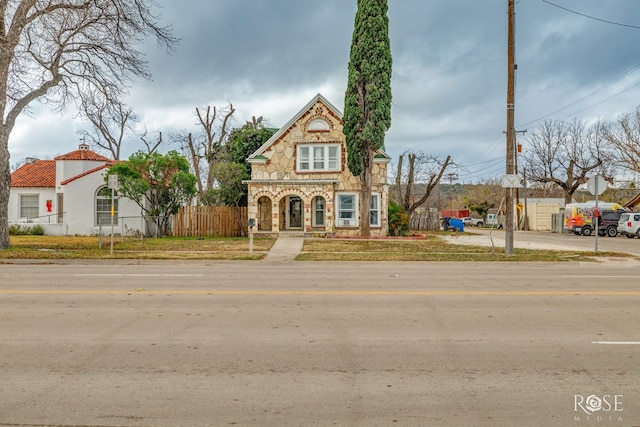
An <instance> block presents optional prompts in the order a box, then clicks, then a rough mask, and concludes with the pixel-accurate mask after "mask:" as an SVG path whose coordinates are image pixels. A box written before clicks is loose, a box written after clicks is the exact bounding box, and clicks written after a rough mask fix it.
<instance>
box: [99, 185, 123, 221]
mask: <svg viewBox="0 0 640 427" xmlns="http://www.w3.org/2000/svg"><path fill="white" fill-rule="evenodd" d="M111 193H112V190H111V189H110V188H109V187H102V188H100V189H99V190H98V192H97V193H96V226H98V225H111ZM115 195H116V196H117V195H118V193H115ZM113 224H114V225H117V224H118V199H117V197H116V198H115V199H114V200H113Z"/></svg>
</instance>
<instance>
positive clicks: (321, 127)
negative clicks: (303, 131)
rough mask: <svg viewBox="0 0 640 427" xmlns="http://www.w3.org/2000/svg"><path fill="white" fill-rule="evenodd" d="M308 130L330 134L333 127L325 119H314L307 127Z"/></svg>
mask: <svg viewBox="0 0 640 427" xmlns="http://www.w3.org/2000/svg"><path fill="white" fill-rule="evenodd" d="M307 130H308V131H309V132H329V131H330V130H331V125H329V123H328V122H327V121H326V120H324V119H314V120H311V122H310V123H309V126H307Z"/></svg>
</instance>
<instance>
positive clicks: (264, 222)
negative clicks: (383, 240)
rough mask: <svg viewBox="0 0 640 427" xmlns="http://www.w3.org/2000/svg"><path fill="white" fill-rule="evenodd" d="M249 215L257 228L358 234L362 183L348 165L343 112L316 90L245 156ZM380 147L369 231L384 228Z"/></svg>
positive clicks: (383, 171)
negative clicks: (248, 175)
mask: <svg viewBox="0 0 640 427" xmlns="http://www.w3.org/2000/svg"><path fill="white" fill-rule="evenodd" d="M248 161H249V163H250V164H251V180H248V181H245V182H246V183H247V184H248V195H249V197H248V203H249V206H248V212H249V218H250V219H255V220H256V222H257V224H256V225H257V230H258V232H265V233H279V232H283V231H298V232H304V233H306V234H318V235H326V234H335V235H338V236H357V235H358V234H359V225H360V221H362V220H363V219H362V218H360V214H359V213H360V209H359V201H360V192H361V185H360V180H359V179H358V177H356V176H354V175H353V174H352V173H351V172H350V171H349V168H348V167H347V149H346V145H345V136H344V134H343V133H342V113H341V112H340V111H339V110H338V109H337V108H336V107H334V106H333V105H332V104H331V103H330V102H329V101H327V99H325V98H324V97H323V96H322V95H320V94H318V95H316V96H315V97H314V98H313V99H312V100H311V101H310V102H309V103H308V104H307V105H305V106H304V108H302V109H301V110H300V111H299V112H298V113H297V114H296V115H295V116H293V118H292V119H291V120H289V122H288V123H287V124H286V125H284V126H283V127H282V128H281V129H280V130H279V131H278V132H276V133H275V134H274V135H273V136H272V137H271V138H270V139H269V140H268V141H267V142H266V143H264V144H263V145H262V147H260V148H259V149H258V150H256V151H255V152H254V153H253V154H251V156H249V159H248ZM389 161H390V157H389V156H388V155H387V154H386V153H385V152H384V151H383V150H380V151H378V152H377V153H376V156H375V162H374V167H373V179H372V182H373V186H372V199H371V214H370V218H369V219H368V220H369V221H370V226H371V235H372V236H385V235H386V234H387V205H388V185H387V165H388V163H389Z"/></svg>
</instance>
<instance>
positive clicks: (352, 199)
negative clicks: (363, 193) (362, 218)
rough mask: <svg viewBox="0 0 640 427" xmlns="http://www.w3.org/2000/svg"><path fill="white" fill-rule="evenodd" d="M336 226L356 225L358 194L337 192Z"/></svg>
mask: <svg viewBox="0 0 640 427" xmlns="http://www.w3.org/2000/svg"><path fill="white" fill-rule="evenodd" d="M337 213H338V224H337V225H338V227H357V226H358V195H357V194H338V212H337Z"/></svg>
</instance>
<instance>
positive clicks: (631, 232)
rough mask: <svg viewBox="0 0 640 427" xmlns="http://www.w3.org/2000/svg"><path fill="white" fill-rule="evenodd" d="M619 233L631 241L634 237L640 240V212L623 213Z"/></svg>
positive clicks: (619, 223) (619, 222)
mask: <svg viewBox="0 0 640 427" xmlns="http://www.w3.org/2000/svg"><path fill="white" fill-rule="evenodd" d="M618 233H620V234H624V235H625V236H627V237H628V238H630V239H632V238H633V236H638V237H639V238H640V212H627V213H623V214H622V215H621V216H620V220H619V221H618Z"/></svg>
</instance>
